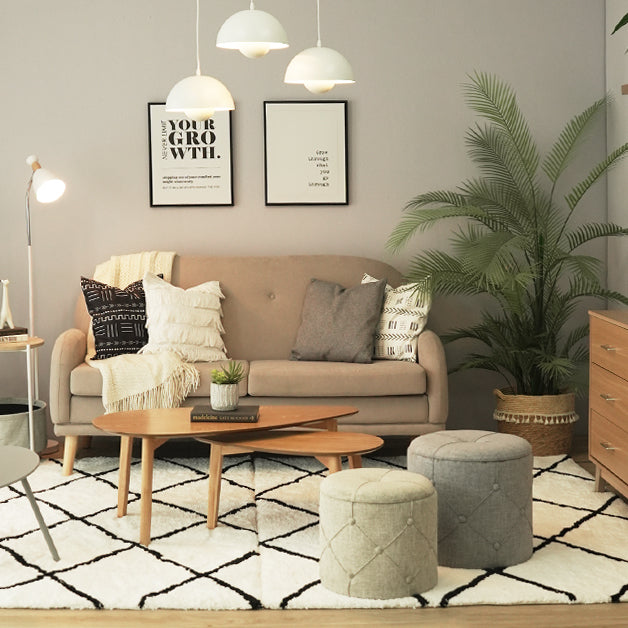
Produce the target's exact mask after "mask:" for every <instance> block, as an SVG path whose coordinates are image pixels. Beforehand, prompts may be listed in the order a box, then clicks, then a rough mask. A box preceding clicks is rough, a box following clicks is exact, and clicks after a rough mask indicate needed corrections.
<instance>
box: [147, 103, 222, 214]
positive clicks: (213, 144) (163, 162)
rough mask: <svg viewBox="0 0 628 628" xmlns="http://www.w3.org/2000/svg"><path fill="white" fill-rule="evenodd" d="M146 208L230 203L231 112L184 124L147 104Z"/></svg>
mask: <svg viewBox="0 0 628 628" xmlns="http://www.w3.org/2000/svg"><path fill="white" fill-rule="evenodd" d="M148 147H149V151H148V152H149V156H150V205H151V207H174V206H179V205H195V206H209V205H233V173H232V158H231V111H217V112H216V113H215V114H214V115H213V116H212V117H211V118H209V119H208V120H202V121H199V122H197V121H195V120H190V119H189V118H188V117H187V116H185V115H184V114H182V113H170V112H167V111H166V105H165V103H148Z"/></svg>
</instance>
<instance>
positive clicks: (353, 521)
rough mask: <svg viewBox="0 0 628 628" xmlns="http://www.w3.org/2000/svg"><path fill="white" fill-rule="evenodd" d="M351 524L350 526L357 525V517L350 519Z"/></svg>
mask: <svg viewBox="0 0 628 628" xmlns="http://www.w3.org/2000/svg"><path fill="white" fill-rule="evenodd" d="M349 525H350V526H354V525H355V519H354V518H353V517H351V519H349Z"/></svg>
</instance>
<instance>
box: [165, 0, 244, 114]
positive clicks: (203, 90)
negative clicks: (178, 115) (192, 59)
mask: <svg viewBox="0 0 628 628" xmlns="http://www.w3.org/2000/svg"><path fill="white" fill-rule="evenodd" d="M198 22H199V0H196V74H195V75H194V76H188V77H186V78H184V79H182V80H181V81H179V82H178V83H177V84H176V85H175V86H174V87H173V88H172V89H171V90H170V93H169V94H168V98H167V99H166V111H173V112H182V113H184V114H185V115H186V116H187V117H188V118H190V119H191V120H197V121H200V120H207V119H208V118H211V117H212V116H213V115H214V112H216V111H226V110H230V109H235V105H234V103H233V98H232V96H231V94H230V93H229V90H228V89H227V88H226V87H225V86H224V85H223V84H222V83H221V82H220V81H219V80H218V79H215V78H213V77H211V76H203V75H202V74H201V61H200V55H199V51H198Z"/></svg>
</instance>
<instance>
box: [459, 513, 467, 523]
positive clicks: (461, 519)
mask: <svg viewBox="0 0 628 628" xmlns="http://www.w3.org/2000/svg"><path fill="white" fill-rule="evenodd" d="M458 521H460V523H466V521H467V518H466V517H465V516H464V515H458Z"/></svg>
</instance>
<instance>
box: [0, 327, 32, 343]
mask: <svg viewBox="0 0 628 628" xmlns="http://www.w3.org/2000/svg"><path fill="white" fill-rule="evenodd" d="M25 340H28V330H27V329H26V327H3V328H2V329H0V342H24V341H25Z"/></svg>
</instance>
